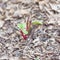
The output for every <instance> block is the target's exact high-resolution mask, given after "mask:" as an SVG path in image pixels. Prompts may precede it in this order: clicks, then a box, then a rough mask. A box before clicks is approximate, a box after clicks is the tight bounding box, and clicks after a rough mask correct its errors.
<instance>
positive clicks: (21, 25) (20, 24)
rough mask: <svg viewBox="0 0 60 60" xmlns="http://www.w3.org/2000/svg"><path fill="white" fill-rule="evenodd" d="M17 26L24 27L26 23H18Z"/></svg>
mask: <svg viewBox="0 0 60 60" xmlns="http://www.w3.org/2000/svg"><path fill="white" fill-rule="evenodd" d="M17 26H18V28H19V29H24V28H25V27H26V24H25V23H19V24H18V25H17Z"/></svg>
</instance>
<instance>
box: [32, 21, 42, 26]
mask: <svg viewBox="0 0 60 60" xmlns="http://www.w3.org/2000/svg"><path fill="white" fill-rule="evenodd" d="M32 24H33V25H41V24H42V22H40V21H33V22H32Z"/></svg>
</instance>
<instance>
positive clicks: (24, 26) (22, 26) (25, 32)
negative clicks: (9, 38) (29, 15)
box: [17, 19, 42, 40]
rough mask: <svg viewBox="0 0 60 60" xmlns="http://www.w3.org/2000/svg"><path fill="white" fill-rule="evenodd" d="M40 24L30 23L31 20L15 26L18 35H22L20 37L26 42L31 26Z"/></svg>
mask: <svg viewBox="0 0 60 60" xmlns="http://www.w3.org/2000/svg"><path fill="white" fill-rule="evenodd" d="M40 24H42V23H41V22H39V21H33V22H31V20H29V19H28V20H27V21H26V22H25V23H19V24H18V25H17V26H18V28H19V29H20V33H21V35H22V37H23V38H24V40H26V39H27V38H28V36H29V31H30V29H31V26H33V25H40Z"/></svg>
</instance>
